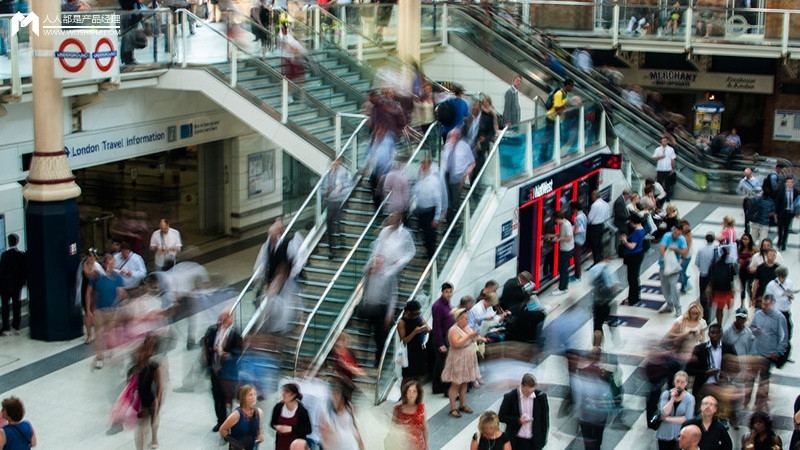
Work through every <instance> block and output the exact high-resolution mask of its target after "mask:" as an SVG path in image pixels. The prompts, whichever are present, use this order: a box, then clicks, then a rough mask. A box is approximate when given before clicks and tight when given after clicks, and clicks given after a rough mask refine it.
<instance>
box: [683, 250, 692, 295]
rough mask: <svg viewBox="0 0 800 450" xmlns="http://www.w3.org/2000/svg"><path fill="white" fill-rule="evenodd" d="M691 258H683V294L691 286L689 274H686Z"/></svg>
mask: <svg viewBox="0 0 800 450" xmlns="http://www.w3.org/2000/svg"><path fill="white" fill-rule="evenodd" d="M689 262H690V261H689V258H683V259H681V294H685V293H686V289H688V288H689V276H688V275H686V270H687V269H688V268H689Z"/></svg>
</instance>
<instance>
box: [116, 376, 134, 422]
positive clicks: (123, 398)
mask: <svg viewBox="0 0 800 450" xmlns="http://www.w3.org/2000/svg"><path fill="white" fill-rule="evenodd" d="M138 386H139V374H138V373H134V374H133V375H132V376H131V378H130V380H128V384H127V386H125V389H124V390H123V391H122V393H121V394H119V397H117V401H116V402H114V406H113V407H111V423H112V424H114V425H122V426H128V427H133V426H135V425H136V420H137V418H138V417H139V411H140V410H141V399H140V398H139V388H138Z"/></svg>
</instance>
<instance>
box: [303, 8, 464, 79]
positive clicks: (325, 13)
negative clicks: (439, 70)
mask: <svg viewBox="0 0 800 450" xmlns="http://www.w3.org/2000/svg"><path fill="white" fill-rule="evenodd" d="M341 6H347V7H348V8H352V7H356V8H368V7H374V6H375V5H374V4H366V3H365V4H352V3H351V4H348V5H341ZM386 6H390V5H386ZM395 6H396V4H395ZM315 9H319V10H320V14H322V15H323V16H325V17H326V18H328V19H330V20H332V21H334V22H336V23H337V24H338V26H340V27H342V28H345V29H347V34H352V35H354V36H358V37H359V38H360V39H363V40H364V41H366V42H368V43H370V44H372V45H373V46H374V48H378V49H380V50H381V51H382V52H383V57H384V59H386V60H388V61H390V62H392V63H393V64H396V65H397V66H398V67H400V66H405V65H406V63H405V62H403V61H402V60H401V59H400V58H399V57H397V56H396V55H395V54H393V53H392V52H391V51H389V50H387V49H385V48H384V47H383V45H382V44H381V43H379V42H377V41H376V40H374V39H372V38H370V37H368V36H365V35H364V33H362V32H361V31H359V30H358V28H355V27H353V26H352V25H350V24H348V23H345V22H342V20H341V19H339V18H338V17H336V16H335V15H333V14H331V13H330V12H329V11H328V10H326V9H325V8H323V7H321V6H319V5H309V7H308V10H309V11H314V10H315ZM306 26H307V25H306ZM345 50H346V51H348V52H349V48H348V47H347V43H345ZM359 62H360V63H361V64H364V65H365V66H367V67H370V68H372V66H370V65H368V64H366V63H365V62H364V61H359ZM373 70H374V68H373ZM426 80H427V81H428V82H429V83H431V86H432V87H433V88H434V91H439V92H450V89H447V88H446V87H444V86H442V85H441V84H439V83H438V82H436V81H435V80H432V79H429V78H427V77H426Z"/></svg>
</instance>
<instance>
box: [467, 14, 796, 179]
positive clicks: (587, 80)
mask: <svg viewBox="0 0 800 450" xmlns="http://www.w3.org/2000/svg"><path fill="white" fill-rule="evenodd" d="M536 3H537V4H539V3H541V2H539V1H537V2H536ZM512 4H515V3H512ZM576 5H578V3H576ZM582 5H583V6H585V4H582ZM494 6H495V7H498V8H503V4H502V3H499V4H494ZM471 8H474V6H460V7H459V9H465V10H467V11H469V10H470V9H471ZM503 9H505V8H503ZM517 22H518V23H517V26H518V27H520V28H524V29H525V30H526V31H525V32H524V34H525V36H533V35H548V34H549V33H547V32H546V31H543V30H541V29H538V28H536V27H533V26H531V25H529V24H526V23H525V22H524V21H522V20H520V18H517ZM493 23H495V24H498V25H499V26H500V27H502V28H503V29H504V30H505V31H508V32H510V33H511V34H512V35H513V36H515V37H516V38H518V39H520V40H521V41H522V42H524V43H526V44H527V45H529V46H531V47H533V48H534V49H535V50H537V51H539V52H540V53H544V54H550V55H551V56H553V57H558V55H555V54H553V49H555V50H558V51H560V52H561V53H563V54H569V52H567V51H566V50H565V49H563V48H562V47H560V46H559V45H558V43H557V42H552V43H551V44H552V47H553V49H551V48H548V47H547V46H546V45H544V44H542V43H540V42H538V41H537V40H535V39H526V38H522V37H520V36H517V33H516V32H515V31H516V30H511V29H510V28H509V27H510V26H511V24H509V23H508V22H506V21H505V20H503V19H502V18H499V17H496V15H493ZM562 63H563V64H562V66H563V67H564V69H565V70H566V71H567V73H568V74H569V76H570V77H571V78H572V79H575V80H580V81H581V82H582V83H584V84H585V85H586V86H591V87H592V88H593V89H591V91H592V94H593V95H598V94H600V95H602V96H603V97H605V98H607V99H608V100H609V101H611V102H613V103H614V106H615V107H616V108H617V109H618V110H620V111H623V112H625V113H626V114H625V115H628V116H630V115H631V113H630V111H629V108H631V106H630V105H629V104H628V102H626V101H624V100H622V99H620V98H618V95H617V94H616V93H615V92H612V91H611V90H610V89H608V88H606V87H605V86H603V85H602V83H599V82H598V81H597V80H596V79H595V78H594V77H592V76H587V75H586V73H585V72H584V71H582V70H579V69H577V68H575V67H574V66H573V65H572V63H571V61H568V60H562ZM542 68H543V69H546V70H547V72H548V74H549V75H550V76H551V77H553V78H554V79H559V78H560V77H558V76H557V75H556V74H555V73H554V72H552V71H551V70H550V68H549V67H544V66H543V67H542ZM592 74H593V75H594V76H595V77H600V78H602V77H604V75H602V74H601V73H600V72H598V71H597V70H595V69H594V68H593V69H592ZM634 116H635V117H636V118H637V119H639V120H641V119H642V118H643V119H644V120H645V121H647V122H649V123H648V125H649V128H650V129H651V131H653V132H656V133H659V134H660V133H662V132H663V127H661V125H660V124H657V122H656V121H655V119H653V118H652V117H650V116H647V115H643V116H642V117H639V116H638V115H634ZM673 136H674V137H675V140H676V142H678V143H679V144H680V145H681V146H683V147H685V148H686V149H693V148H694V145H693V144H692V143H691V142H690V141H687V140H686V139H685V138H683V137H682V136H679V135H677V134H673ZM691 153H692V154H693V155H694V154H695V153H694V152H691ZM678 157H679V161H680V162H681V163H684V162H685V161H682V160H681V159H689V158H686V155H685V154H684V153H683V152H681V153H680V154H679V155H678ZM681 157H683V158H681ZM705 157H708V156H705ZM754 157H755V158H757V159H756V161H758V160H761V161H764V162H766V160H767V159H773V160H779V161H781V162H783V163H784V164H787V165H789V167H791V162H790V161H789V160H785V159H784V158H779V157H775V158H766V157H763V156H761V155H755V156H754ZM719 162H720V163H722V161H719ZM737 175H738V173H737Z"/></svg>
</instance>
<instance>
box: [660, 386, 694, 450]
mask: <svg viewBox="0 0 800 450" xmlns="http://www.w3.org/2000/svg"><path fill="white" fill-rule="evenodd" d="M673 381H674V385H675V387H674V388H672V389H669V390H666V391H664V392H662V393H661V399H660V401H659V403H658V412H659V413H660V414H661V425H660V426H659V427H658V430H656V439H658V449H659V450H675V449H676V448H678V435H679V434H680V432H681V426H682V425H683V423H684V422H686V421H687V420H689V419H691V418H692V417H693V416H694V405H695V398H694V396H693V395H692V394H691V393H690V392H688V391H687V390H686V386H687V385H688V384H689V374H687V373H686V372H684V371H682V370H681V371H679V372H677V373H676V374H675V377H674V378H673Z"/></svg>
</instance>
